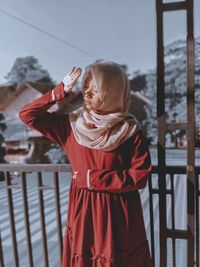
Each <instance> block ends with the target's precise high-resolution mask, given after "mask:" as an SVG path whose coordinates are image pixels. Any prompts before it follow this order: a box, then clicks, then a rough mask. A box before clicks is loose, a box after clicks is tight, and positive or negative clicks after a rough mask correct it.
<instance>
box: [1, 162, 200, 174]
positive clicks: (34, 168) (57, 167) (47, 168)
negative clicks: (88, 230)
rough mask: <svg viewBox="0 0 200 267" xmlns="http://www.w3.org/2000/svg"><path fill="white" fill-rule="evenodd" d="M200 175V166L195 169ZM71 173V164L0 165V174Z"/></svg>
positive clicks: (172, 168) (169, 169) (182, 169)
mask: <svg viewBox="0 0 200 267" xmlns="http://www.w3.org/2000/svg"><path fill="white" fill-rule="evenodd" d="M152 167H153V173H158V172H159V168H158V165H154V164H153V165H152ZM186 168H187V167H186V166H180V165H179V166H177V165H167V166H166V167H165V172H166V173H169V174H170V173H174V174H186ZM195 170H196V173H197V174H200V166H196V167H195ZM6 171H8V172H14V171H16V172H71V171H72V168H71V164H0V172H6Z"/></svg>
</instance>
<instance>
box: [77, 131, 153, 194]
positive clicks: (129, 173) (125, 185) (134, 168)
mask: <svg viewBox="0 0 200 267" xmlns="http://www.w3.org/2000/svg"><path fill="white" fill-rule="evenodd" d="M151 170H152V166H151V158H150V152H149V148H148V145H147V142H146V140H145V137H144V135H143V133H142V132H138V133H136V134H135V139H134V144H133V154H132V157H131V163H130V168H128V169H124V170H122V169H119V170H108V169H91V170H89V172H88V171H80V172H78V174H77V177H76V179H75V183H76V185H77V188H82V189H90V190H94V191H108V192H113V193H125V192H129V191H134V190H138V189H142V188H144V187H145V186H146V184H147V181H148V178H149V177H150V175H151ZM88 186H90V187H88Z"/></svg>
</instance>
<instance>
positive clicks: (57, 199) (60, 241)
mask: <svg viewBox="0 0 200 267" xmlns="http://www.w3.org/2000/svg"><path fill="white" fill-rule="evenodd" d="M54 192H55V202H56V220H57V226H58V227H57V229H58V230H57V233H58V245H59V255H60V262H62V251H63V238H62V223H61V213H60V196H59V195H60V194H59V192H60V190H59V177H58V172H55V173H54Z"/></svg>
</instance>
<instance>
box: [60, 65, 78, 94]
mask: <svg viewBox="0 0 200 267" xmlns="http://www.w3.org/2000/svg"><path fill="white" fill-rule="evenodd" d="M81 71H82V69H81V68H76V67H73V68H72V70H71V71H70V72H68V73H67V75H66V76H65V77H64V79H63V83H64V85H65V86H64V91H65V92H66V93H70V92H71V91H72V89H73V86H74V85H75V84H76V82H77V80H78V78H79V77H80V75H81Z"/></svg>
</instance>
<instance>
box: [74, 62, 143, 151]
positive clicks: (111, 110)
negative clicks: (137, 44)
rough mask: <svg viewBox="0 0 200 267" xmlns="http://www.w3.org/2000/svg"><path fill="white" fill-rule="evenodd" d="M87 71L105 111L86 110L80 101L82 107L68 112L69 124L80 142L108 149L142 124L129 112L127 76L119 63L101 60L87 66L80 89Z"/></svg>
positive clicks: (86, 145)
mask: <svg viewBox="0 0 200 267" xmlns="http://www.w3.org/2000/svg"><path fill="white" fill-rule="evenodd" d="M89 72H91V73H92V76H93V79H94V81H95V82H96V86H97V88H98V92H99V97H100V99H101V102H102V105H101V106H100V108H98V111H100V112H101V111H102V112H106V113H108V114H100V113H99V112H97V111H95V110H87V108H86V107H85V104H83V106H82V107H81V108H79V109H77V110H75V111H74V112H72V113H70V114H69V120H70V124H71V128H72V130H73V133H74V137H75V139H76V141H77V142H78V143H79V144H80V145H83V146H85V147H88V148H91V149H98V150H103V151H111V150H113V149H115V148H117V147H118V146H119V145H121V144H122V143H123V142H124V141H126V140H127V139H128V138H129V137H130V136H132V135H133V134H134V133H135V132H136V131H138V130H139V129H140V128H141V127H140V125H139V122H138V120H137V119H136V117H135V116H134V115H132V114H131V113H129V112H128V109H129V104H130V88H129V80H128V78H127V76H126V74H125V72H124V70H123V69H122V68H121V66H120V65H119V64H117V63H114V62H112V61H101V62H98V63H93V64H90V65H89V66H88V67H87V68H86V70H85V73H84V76H83V79H82V90H83V88H84V82H85V79H86V77H87V75H88V73H89ZM91 126H92V127H91Z"/></svg>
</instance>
